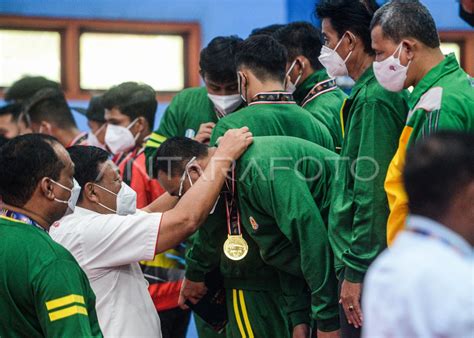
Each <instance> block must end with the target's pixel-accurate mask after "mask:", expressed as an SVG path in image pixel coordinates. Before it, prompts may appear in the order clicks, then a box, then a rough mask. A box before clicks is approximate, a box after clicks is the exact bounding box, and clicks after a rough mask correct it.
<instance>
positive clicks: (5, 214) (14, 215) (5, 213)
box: [0, 208, 47, 233]
mask: <svg viewBox="0 0 474 338" xmlns="http://www.w3.org/2000/svg"><path fill="white" fill-rule="evenodd" d="M0 218H3V219H6V220H9V221H13V222H20V223H24V224H29V225H32V226H34V227H36V228H38V229H41V230H43V231H44V232H46V233H47V231H46V230H45V229H44V228H43V227H42V226H41V225H39V224H38V223H36V222H35V221H33V220H32V219H31V218H30V217H28V216H26V215H24V214H22V213H20V212H17V211H13V210H8V209H6V208H2V210H1V212H0Z"/></svg>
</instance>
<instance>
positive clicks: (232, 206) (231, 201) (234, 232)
mask: <svg viewBox="0 0 474 338" xmlns="http://www.w3.org/2000/svg"><path fill="white" fill-rule="evenodd" d="M230 181H231V182H229V180H228V179H227V180H226V185H227V187H228V188H229V191H226V192H225V193H224V196H225V209H226V215H227V231H228V233H229V235H230V236H241V235H242V230H241V228H240V213H239V209H238V206H237V193H236V190H235V169H234V168H232V174H231V178H230Z"/></svg>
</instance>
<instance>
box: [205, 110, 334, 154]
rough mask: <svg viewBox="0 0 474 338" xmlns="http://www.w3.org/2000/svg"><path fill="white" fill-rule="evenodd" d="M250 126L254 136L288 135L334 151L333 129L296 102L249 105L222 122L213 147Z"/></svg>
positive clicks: (215, 135) (212, 141)
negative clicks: (231, 131)
mask: <svg viewBox="0 0 474 338" xmlns="http://www.w3.org/2000/svg"><path fill="white" fill-rule="evenodd" d="M244 126H247V127H249V128H250V131H251V132H252V133H253V135H254V136H270V135H286V136H294V137H298V138H302V139H305V140H308V141H311V142H313V143H316V144H319V145H321V146H323V147H324V148H326V149H330V150H334V143H333V141H332V138H331V134H330V133H329V130H328V129H327V128H326V127H325V126H324V125H323V124H322V123H321V122H320V121H318V120H316V119H315V118H314V117H313V116H311V114H310V113H309V112H308V111H306V110H305V109H303V108H301V107H299V106H298V105H297V104H296V103H295V102H293V103H283V104H282V103H273V102H269V103H266V104H253V103H251V104H249V106H248V107H246V108H243V109H240V110H238V111H236V112H234V113H233V114H231V115H229V116H226V117H224V118H222V119H220V120H219V122H218V123H217V125H216V127H215V128H214V130H213V132H212V136H211V142H210V144H211V145H214V144H215V142H216V140H217V139H218V138H219V137H220V136H222V135H224V134H225V132H226V131H227V130H229V129H234V128H241V127H244Z"/></svg>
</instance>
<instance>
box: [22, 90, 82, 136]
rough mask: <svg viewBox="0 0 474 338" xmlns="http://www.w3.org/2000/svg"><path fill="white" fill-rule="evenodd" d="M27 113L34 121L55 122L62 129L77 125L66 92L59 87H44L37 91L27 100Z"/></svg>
mask: <svg viewBox="0 0 474 338" xmlns="http://www.w3.org/2000/svg"><path fill="white" fill-rule="evenodd" d="M25 114H26V115H27V116H29V118H30V120H31V121H32V122H34V123H40V122H41V121H48V122H53V123H54V124H56V125H57V126H58V128H61V129H68V128H76V127H77V125H76V121H75V120H74V116H73V115H72V112H71V109H70V108H69V105H68V103H67V101H66V98H65V97H64V93H63V92H62V91H61V90H59V89H55V88H43V89H40V90H39V91H37V92H36V93H35V94H34V95H33V96H32V97H31V98H30V99H29V100H28V101H27V103H26V105H25Z"/></svg>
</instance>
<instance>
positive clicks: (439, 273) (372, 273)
mask: <svg viewBox="0 0 474 338" xmlns="http://www.w3.org/2000/svg"><path fill="white" fill-rule="evenodd" d="M362 308H363V312H364V324H363V326H362V330H363V331H362V332H363V336H364V337H365V338H383V337H394V338H395V337H400V338H402V337H403V338H406V337H410V338H411V337H453V338H454V337H456V338H463V337H466V338H467V337H469V338H473V337H474V260H473V248H472V246H471V245H470V244H469V243H468V242H467V241H466V240H464V238H462V237H461V236H460V235H458V234H457V233H455V232H453V231H451V230H450V229H448V228H447V227H445V226H443V225H441V224H439V223H436V222H434V221H433V220H431V219H428V218H425V217H420V216H410V217H409V219H408V225H407V231H404V232H402V233H401V234H400V235H399V236H398V237H397V239H396V240H395V242H394V244H393V246H392V247H391V248H390V249H388V250H386V251H385V252H384V253H382V254H381V255H380V256H379V258H377V259H376V260H375V262H374V264H373V265H372V266H371V267H370V269H369V271H368V273H367V277H366V279H365V282H364V292H363V304H362Z"/></svg>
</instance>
